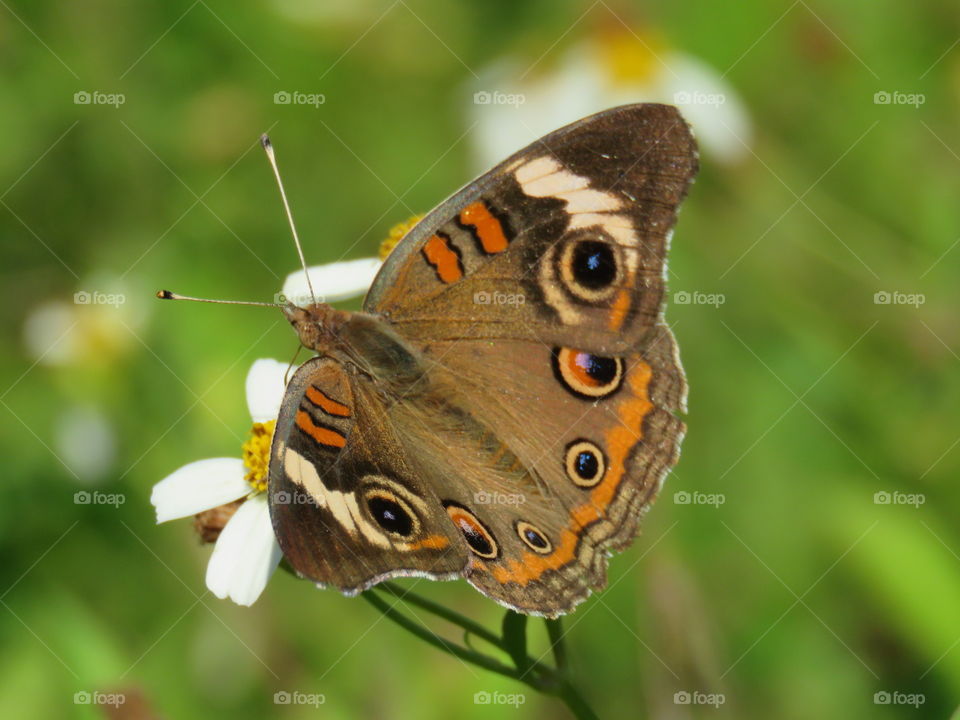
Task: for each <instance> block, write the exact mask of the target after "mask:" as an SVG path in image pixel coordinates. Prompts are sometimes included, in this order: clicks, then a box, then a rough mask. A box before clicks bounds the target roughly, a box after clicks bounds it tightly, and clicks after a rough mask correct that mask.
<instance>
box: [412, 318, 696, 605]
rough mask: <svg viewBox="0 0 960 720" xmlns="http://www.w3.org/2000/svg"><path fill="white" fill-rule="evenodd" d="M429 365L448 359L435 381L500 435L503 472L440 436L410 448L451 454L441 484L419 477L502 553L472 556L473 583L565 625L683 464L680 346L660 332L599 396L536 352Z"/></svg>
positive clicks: (459, 349)
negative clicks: (563, 618) (442, 381)
mask: <svg viewBox="0 0 960 720" xmlns="http://www.w3.org/2000/svg"><path fill="white" fill-rule="evenodd" d="M430 352H431V355H432V357H434V358H442V359H441V360H438V361H437V362H438V365H436V366H435V367H434V370H433V374H434V376H435V377H436V376H441V377H446V378H447V382H450V383H455V385H456V392H457V393H458V394H460V395H462V396H463V397H467V398H469V401H468V402H467V407H469V424H471V425H476V426H480V427H486V428H495V429H496V431H495V433H494V435H495V439H494V440H493V441H491V442H489V443H487V446H490V447H492V448H494V449H495V452H494V453H492V455H493V457H496V458H499V459H500V460H501V465H500V466H499V467H498V466H496V465H495V463H493V462H492V461H491V460H490V459H485V460H484V463H483V468H481V469H480V471H475V470H473V469H472V468H470V467H469V466H470V463H469V462H465V461H466V460H467V459H469V458H475V457H476V456H477V453H478V452H480V448H482V447H484V446H485V445H484V444H483V443H481V442H477V441H474V442H473V443H472V445H470V446H469V447H465V446H464V440H463V436H462V434H457V433H453V432H451V431H450V430H449V429H447V428H444V427H443V426H442V425H441V424H439V423H433V424H431V425H430V427H429V428H428V429H426V430H424V429H419V428H418V429H417V431H416V432H415V433H409V432H404V433H403V438H402V442H403V444H404V445H405V446H406V447H407V448H408V453H409V454H410V455H422V456H424V457H436V456H437V453H438V452H441V451H442V452H443V453H444V458H445V459H444V463H445V467H444V468H443V469H442V471H441V472H437V471H436V470H437V468H430V467H421V468H419V472H420V473H422V476H423V477H425V478H429V479H430V483H431V484H432V485H433V484H435V485H436V486H438V492H439V494H440V497H441V500H442V501H443V502H445V503H449V502H456V503H457V504H458V505H460V506H461V507H463V509H464V511H465V512H467V513H470V515H471V516H472V518H473V519H474V521H475V522H476V523H477V524H479V525H480V526H482V527H483V528H485V529H486V532H487V533H488V534H489V540H488V542H489V544H490V545H491V546H494V547H496V548H497V552H496V554H494V555H492V556H486V555H484V554H482V553H478V552H476V551H475V548H473V547H472V546H471V549H472V550H474V552H473V553H472V554H473V560H472V562H471V564H470V567H469V569H468V571H467V574H466V577H467V579H468V580H469V581H470V582H471V583H472V584H473V585H474V586H475V587H477V588H478V589H479V590H480V591H481V592H483V593H484V594H486V595H488V596H489V597H491V598H493V599H495V600H497V601H498V602H500V603H502V604H504V605H506V606H508V607H511V608H513V609H515V610H519V611H521V612H526V613H534V614H540V615H548V616H555V615H557V614H560V613H565V612H569V611H570V610H572V609H573V607H574V606H576V605H577V604H578V603H579V602H581V601H582V600H584V599H585V598H586V597H587V596H588V595H589V593H590V592H591V590H596V589H599V588H602V587H603V586H604V585H605V583H606V566H607V556H608V555H609V552H610V551H612V550H620V549H623V548H624V547H626V546H627V545H629V544H630V543H631V542H632V541H633V538H634V537H635V535H636V533H637V529H638V525H639V521H640V518H641V516H642V514H643V512H644V511H645V510H646V508H647V507H648V506H649V505H650V503H651V502H652V500H653V499H654V497H655V495H656V494H657V492H658V490H659V489H660V486H661V484H662V482H663V480H664V478H665V476H666V474H667V472H668V471H669V470H670V468H671V467H672V466H673V465H674V464H675V463H676V461H677V458H678V456H679V450H680V442H681V439H682V436H683V433H684V431H685V427H684V424H683V422H682V421H681V420H679V419H678V418H677V417H676V416H675V415H674V412H676V411H678V410H682V409H684V403H685V395H686V383H685V381H684V377H683V372H682V369H681V368H680V365H679V362H678V360H677V357H676V346H675V343H674V340H673V336H672V335H671V334H670V331H669V330H668V329H667V328H665V327H663V326H657V327H656V328H655V330H654V331H653V332H652V333H651V334H650V335H649V336H648V338H647V343H646V345H645V346H644V347H643V348H642V349H640V348H637V349H634V350H633V351H631V352H629V353H627V354H626V355H624V356H622V357H617V358H616V367H615V370H614V372H613V374H611V375H610V376H609V377H608V378H607V381H606V384H605V385H603V386H598V385H593V386H587V385H585V384H578V383H579V382H580V381H581V380H582V379H583V378H582V377H579V376H578V375H577V374H576V373H567V372H565V371H563V370H562V369H558V368H557V363H558V361H559V362H563V361H564V359H566V358H567V357H568V355H567V353H560V354H558V353H555V352H554V350H553V349H552V348H549V347H546V346H544V345H542V344H540V343H539V342H537V341H529V340H498V341H496V342H494V343H491V342H489V341H483V340H457V341H440V342H437V343H434V344H431V345H430ZM416 405H417V399H416V398H411V403H402V404H399V405H398V407H402V408H405V409H407V410H408V411H409V412H410V413H416V412H417V409H416ZM425 420H426V421H427V422H431V423H432V420H433V416H429V415H427V416H425ZM396 421H397V422H398V423H403V418H402V417H399V416H398V417H397V418H396ZM466 424H467V423H463V422H461V426H463V425H466ZM398 427H409V425H398ZM430 436H433V437H435V438H437V439H435V440H433V441H432V442H428V441H427V440H426V439H425V438H428V437H430ZM441 449H442V450H441ZM505 458H508V459H509V464H508V466H507V467H506V468H504V467H503V460H504V459H505ZM491 459H492V458H491ZM511 465H512V466H513V467H510V466H511ZM505 470H510V471H512V472H506V471H505ZM450 478H455V480H454V481H452V482H451V481H450ZM468 544H469V543H468Z"/></svg>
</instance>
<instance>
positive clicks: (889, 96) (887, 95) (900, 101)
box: [873, 90, 927, 108]
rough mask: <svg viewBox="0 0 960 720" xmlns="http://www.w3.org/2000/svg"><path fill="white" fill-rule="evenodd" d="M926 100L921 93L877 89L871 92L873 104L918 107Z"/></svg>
mask: <svg viewBox="0 0 960 720" xmlns="http://www.w3.org/2000/svg"><path fill="white" fill-rule="evenodd" d="M926 101H927V96H926V95H924V94H923V93H907V92H902V91H900V90H877V92H875V93H874V94H873V104H874V105H912V106H913V107H915V108H918V107H920V106H921V105H923V104H924V103H925V102H926Z"/></svg>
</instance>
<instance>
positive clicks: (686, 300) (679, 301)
mask: <svg viewBox="0 0 960 720" xmlns="http://www.w3.org/2000/svg"><path fill="white" fill-rule="evenodd" d="M726 301H727V296H726V295H724V294H723V293H704V292H699V291H698V290H694V291H693V292H690V291H688V290H677V292H675V293H674V294H673V302H674V304H675V305H712V306H713V307H715V308H718V307H720V306H721V305H723V304H724V303H725V302H726Z"/></svg>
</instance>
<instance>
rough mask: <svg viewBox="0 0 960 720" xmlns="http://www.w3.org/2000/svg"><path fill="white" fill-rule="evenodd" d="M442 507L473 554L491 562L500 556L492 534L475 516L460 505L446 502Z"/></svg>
mask: <svg viewBox="0 0 960 720" xmlns="http://www.w3.org/2000/svg"><path fill="white" fill-rule="evenodd" d="M444 505H445V506H446V508H447V514H448V515H449V516H450V519H451V520H453V524H454V525H456V526H457V530H459V531H460V532H461V533H462V534H463V539H464V540H466V541H467V545H469V546H470V549H471V550H473V552H474V553H476V554H477V555H479V556H480V557H482V558H486V559H488V560H492V559H494V558H496V557H497V555H499V554H500V549H499V547H498V546H497V541H496V539H494V537H493V534H492V533H491V532H490V531H489V530H487V528H486V526H485V525H484V524H483V523H482V522H480V520H478V519H477V516H476V515H474V514H473V513H472V512H470V511H469V510H467V509H466V508H465V507H463V506H462V505H457V504H456V503H453V502H446V503H444Z"/></svg>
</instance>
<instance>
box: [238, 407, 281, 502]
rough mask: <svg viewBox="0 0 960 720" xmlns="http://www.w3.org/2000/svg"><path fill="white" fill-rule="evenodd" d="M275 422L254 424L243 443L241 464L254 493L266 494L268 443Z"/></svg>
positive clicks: (268, 457)
mask: <svg viewBox="0 0 960 720" xmlns="http://www.w3.org/2000/svg"><path fill="white" fill-rule="evenodd" d="M276 426H277V421H276V420H269V421H267V422H265V423H259V422H255V423H254V424H253V427H252V428H250V437H249V438H247V441H246V442H245V443H243V464H244V466H245V467H246V468H247V474H246V475H245V476H244V477H245V479H246V481H247V482H248V483H250V487H252V488H253V489H254V490H255V491H256V492H266V490H267V471H268V470H269V468H270V443H271V441H272V440H273V429H274V428H275V427H276Z"/></svg>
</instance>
